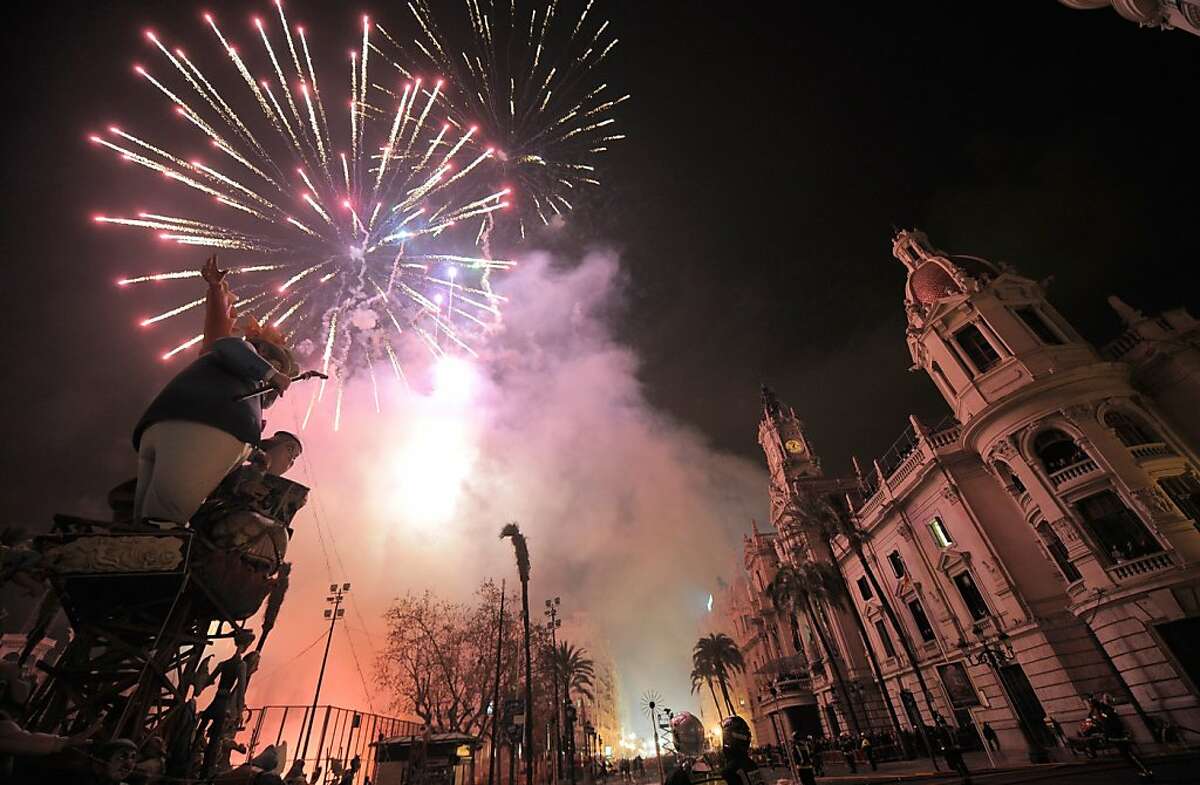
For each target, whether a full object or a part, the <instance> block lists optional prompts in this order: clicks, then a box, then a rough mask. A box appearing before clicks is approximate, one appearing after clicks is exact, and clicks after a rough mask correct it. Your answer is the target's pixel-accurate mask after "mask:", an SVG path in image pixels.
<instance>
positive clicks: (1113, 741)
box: [1087, 696, 1154, 782]
mask: <svg viewBox="0 0 1200 785" xmlns="http://www.w3.org/2000/svg"><path fill="white" fill-rule="evenodd" d="M1088 705H1089V711H1088V716H1087V719H1088V720H1091V722H1092V724H1093V726H1094V727H1097V728H1098V729H1099V730H1100V733H1101V735H1102V737H1103V739H1104V741H1106V742H1108V743H1109V744H1110V745H1112V746H1113V747H1114V748H1115V749H1116V750H1117V752H1119V753H1120V754H1121V757H1122V758H1124V759H1125V760H1126V762H1128V763H1129V764H1130V765H1131V766H1133V768H1134V769H1135V770H1137V773H1138V777H1140V778H1141V779H1142V780H1144V781H1146V782H1149V781H1151V780H1153V779H1154V772H1152V771H1151V770H1150V768H1149V767H1148V766H1147V765H1146V764H1145V763H1144V762H1143V761H1142V759H1141V756H1139V755H1138V752H1137V749H1136V748H1135V747H1134V743H1133V738H1132V737H1131V736H1130V735H1129V731H1128V729H1126V727H1125V722H1124V720H1122V719H1121V718H1120V717H1119V716H1118V715H1117V710H1116V708H1115V707H1113V706H1112V704H1110V703H1108V702H1107V701H1105V700H1103V699H1102V698H1100V697H1097V696H1089V697H1088Z"/></svg>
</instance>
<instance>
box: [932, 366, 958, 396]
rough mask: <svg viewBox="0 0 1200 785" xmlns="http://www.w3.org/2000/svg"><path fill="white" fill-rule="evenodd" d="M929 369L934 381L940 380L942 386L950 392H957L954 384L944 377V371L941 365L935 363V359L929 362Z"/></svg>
mask: <svg viewBox="0 0 1200 785" xmlns="http://www.w3.org/2000/svg"><path fill="white" fill-rule="evenodd" d="M929 371H930V373H932V374H933V379H934V382H935V383H937V382H940V383H941V384H942V386H943V387H945V388H946V389H947V390H949V391H950V392H951V393H957V392H958V390H955V389H954V385H953V384H951V383H950V380H949V379H947V378H946V372H945V371H943V370H942V366H940V365H938V364H937V360H934V361H933V363H931V364H930V366H929Z"/></svg>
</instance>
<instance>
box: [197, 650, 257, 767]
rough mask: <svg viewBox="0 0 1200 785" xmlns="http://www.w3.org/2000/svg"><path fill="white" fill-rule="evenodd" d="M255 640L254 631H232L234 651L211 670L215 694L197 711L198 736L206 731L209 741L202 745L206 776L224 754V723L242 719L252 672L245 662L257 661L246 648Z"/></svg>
mask: <svg viewBox="0 0 1200 785" xmlns="http://www.w3.org/2000/svg"><path fill="white" fill-rule="evenodd" d="M253 642H254V633H252V632H250V631H249V630H245V629H240V630H238V631H236V632H235V633H234V634H233V643H234V646H235V651H234V653H233V656H231V657H230V658H229V659H227V660H225V661H224V662H222V663H221V664H220V665H218V666H217V670H216V672H215V673H214V674H213V675H214V676H215V677H216V679H217V694H216V695H215V696H213V699H212V702H211V703H209V704H208V708H206V709H205V710H204V711H203V712H201V713H200V726H199V728H197V731H196V733H197V737H198V738H199V739H203V738H204V737H205V735H206V734H207V737H208V742H207V744H206V745H205V748H204V765H203V770H204V774H205V776H211V775H212V774H213V773H214V772H215V771H216V770H217V769H216V767H217V763H218V761H219V759H220V758H221V757H223V755H222V753H223V750H222V746H223V741H222V740H223V739H224V737H225V733H226V729H227V727H230V726H232V727H233V728H234V729H236V727H237V724H238V723H239V722H241V714H242V708H243V707H244V706H245V705H246V683H247V680H248V679H249V677H250V674H251V673H252V671H251V669H250V667H249V666H248V664H247V659H251V661H252V662H253V663H254V665H257V661H258V657H257V655H256V654H255V655H252V658H249V657H247V656H246V650H247V649H249V648H250V644H251V643H253Z"/></svg>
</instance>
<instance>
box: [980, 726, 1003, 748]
mask: <svg viewBox="0 0 1200 785" xmlns="http://www.w3.org/2000/svg"><path fill="white" fill-rule="evenodd" d="M981 727H982V730H983V739H984V741H986V742H987V744H988V746H989V747H991V748H992V751H993V752H999V751H1000V739H999V737H997V736H996V731H995V729H993V728H992V725H991V723H988V722H985V723H983V725H982V726H981Z"/></svg>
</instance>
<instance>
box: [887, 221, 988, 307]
mask: <svg viewBox="0 0 1200 785" xmlns="http://www.w3.org/2000/svg"><path fill="white" fill-rule="evenodd" d="M892 254H893V255H894V256H895V257H896V258H897V259H899V260H900V261H901V262H902V263H903V264H904V266H905V267H906V268H907V269H908V285H907V286H906V287H905V294H906V299H907V301H908V302H910V303H915V304H917V305H919V306H920V307H922V308H927V307H928V306H931V305H933V304H934V303H936V302H938V301H939V300H944V299H946V298H947V297H954V296H956V295H961V294H966V293H968V292H976V291H979V289H980V287H981V286H983V285H984V284H986V283H987V282H988V281H990V280H991V279H993V278H995V277H996V275H997V274H998V273H999V271H998V270H997V268H996V266H995V265H993V264H992V263H991V262H989V261H987V260H986V259H980V258H979V257H976V256H963V255H951V254H947V253H946V252H945V251H939V250H937V249H936V248H934V247H933V246H931V245H930V243H929V237H928V236H927V235H926V234H925V233H924V232H922V231H920V230H918V229H913V230H912V231H900V232H897V233H896V237H895V238H894V239H893V240H892Z"/></svg>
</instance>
